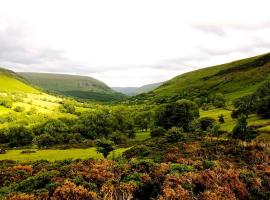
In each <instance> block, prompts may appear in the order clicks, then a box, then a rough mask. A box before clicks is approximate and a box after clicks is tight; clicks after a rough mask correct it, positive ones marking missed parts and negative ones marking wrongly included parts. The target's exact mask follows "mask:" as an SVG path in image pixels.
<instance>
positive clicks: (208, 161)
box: [202, 160, 215, 169]
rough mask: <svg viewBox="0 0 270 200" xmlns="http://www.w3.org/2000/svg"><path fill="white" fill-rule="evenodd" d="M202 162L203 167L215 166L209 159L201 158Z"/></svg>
mask: <svg viewBox="0 0 270 200" xmlns="http://www.w3.org/2000/svg"><path fill="white" fill-rule="evenodd" d="M202 164H203V168H204V169H213V168H214V167H215V163H214V162H212V161H210V160H203V162H202Z"/></svg>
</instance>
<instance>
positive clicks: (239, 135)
mask: <svg viewBox="0 0 270 200" xmlns="http://www.w3.org/2000/svg"><path fill="white" fill-rule="evenodd" d="M247 125H248V123H247V116H245V115H244V114H241V115H239V116H238V119H237V122H236V125H235V127H234V128H233V133H232V137H233V138H234V139H240V140H245V139H246V136H247V131H248V129H247Z"/></svg>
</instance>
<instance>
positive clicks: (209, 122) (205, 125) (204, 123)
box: [200, 117, 215, 131]
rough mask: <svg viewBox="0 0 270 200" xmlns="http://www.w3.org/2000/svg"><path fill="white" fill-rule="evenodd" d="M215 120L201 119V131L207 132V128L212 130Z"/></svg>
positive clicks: (209, 118)
mask: <svg viewBox="0 0 270 200" xmlns="http://www.w3.org/2000/svg"><path fill="white" fill-rule="evenodd" d="M214 122H215V119H213V118H211V117H203V118H201V119H200V125H201V129H202V130H203V131H207V130H208V129H209V128H212V127H213V125H214Z"/></svg>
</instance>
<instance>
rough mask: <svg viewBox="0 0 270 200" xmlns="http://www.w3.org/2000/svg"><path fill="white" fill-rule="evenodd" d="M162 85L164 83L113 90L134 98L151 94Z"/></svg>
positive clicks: (115, 88)
mask: <svg viewBox="0 0 270 200" xmlns="http://www.w3.org/2000/svg"><path fill="white" fill-rule="evenodd" d="M162 84H163V82H160V83H152V84H148V85H143V86H141V87H113V88H112V89H114V90H115V91H117V92H121V93H123V94H126V95H129V96H134V95H138V94H142V93H145V92H150V91H152V90H154V89H156V88H157V87H159V86H160V85H162Z"/></svg>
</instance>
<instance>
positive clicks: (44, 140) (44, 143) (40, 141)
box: [34, 133, 55, 148]
mask: <svg viewBox="0 0 270 200" xmlns="http://www.w3.org/2000/svg"><path fill="white" fill-rule="evenodd" d="M34 142H35V144H36V145H37V146H38V147H39V148H41V147H50V146H52V145H54V144H55V138H54V137H52V136H51V135H49V134H47V133H45V134H42V135H40V136H37V137H36V138H35V139H34Z"/></svg>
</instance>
